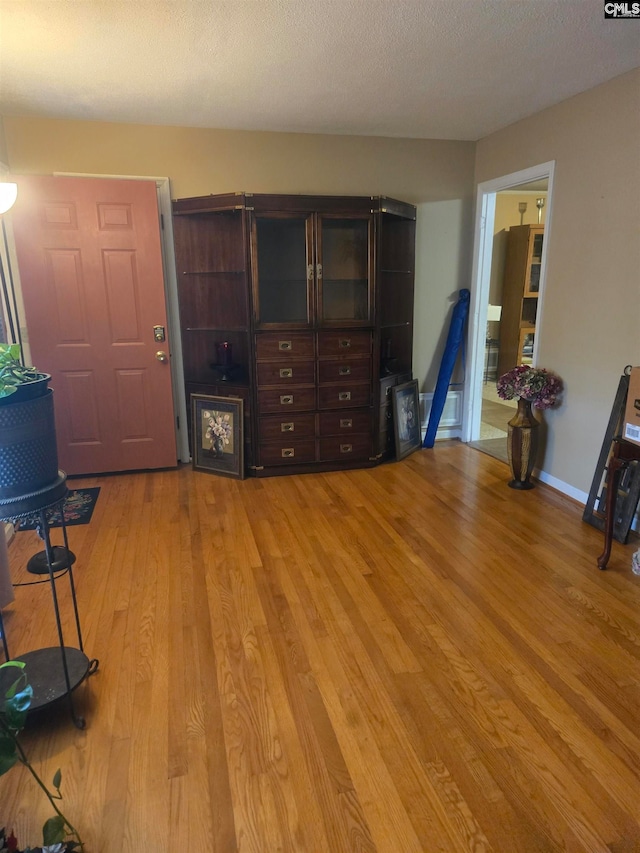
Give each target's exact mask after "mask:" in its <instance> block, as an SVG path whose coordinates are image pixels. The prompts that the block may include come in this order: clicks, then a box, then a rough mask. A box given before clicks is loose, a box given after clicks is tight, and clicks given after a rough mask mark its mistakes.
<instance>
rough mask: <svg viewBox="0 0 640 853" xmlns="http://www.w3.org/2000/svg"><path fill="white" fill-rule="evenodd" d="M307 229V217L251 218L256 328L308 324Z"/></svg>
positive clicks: (310, 278)
mask: <svg viewBox="0 0 640 853" xmlns="http://www.w3.org/2000/svg"><path fill="white" fill-rule="evenodd" d="M311 229H312V216H310V215H309V216H305V215H291V216H288V215H286V214H285V215H279V216H275V215H274V216H264V215H262V216H261V215H258V216H256V217H255V219H254V222H253V242H254V253H255V254H254V269H255V273H254V276H255V280H254V302H255V312H256V320H257V322H258V324H259V325H261V326H264V325H294V326H307V325H309V324H310V323H311V322H312V316H311V306H312V298H311V294H312V288H313V260H312V239H311V234H312V230H311Z"/></svg>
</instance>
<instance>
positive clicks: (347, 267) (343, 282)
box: [317, 216, 372, 325]
mask: <svg viewBox="0 0 640 853" xmlns="http://www.w3.org/2000/svg"><path fill="white" fill-rule="evenodd" d="M317 241H318V242H317V246H318V269H317V277H318V319H319V322H320V323H322V324H326V325H331V324H336V325H341V324H349V325H353V324H362V325H367V324H369V323H371V321H372V305H371V302H372V299H371V287H370V271H371V263H372V261H371V219H370V218H369V217H361V218H356V217H354V218H337V217H329V216H319V217H318V237H317Z"/></svg>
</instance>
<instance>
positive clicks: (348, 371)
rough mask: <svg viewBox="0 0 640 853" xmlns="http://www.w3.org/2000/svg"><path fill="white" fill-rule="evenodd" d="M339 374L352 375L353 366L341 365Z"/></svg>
mask: <svg viewBox="0 0 640 853" xmlns="http://www.w3.org/2000/svg"><path fill="white" fill-rule="evenodd" d="M338 375H339V376H350V375H351V368H350V367H339V368H338Z"/></svg>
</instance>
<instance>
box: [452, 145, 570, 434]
mask: <svg viewBox="0 0 640 853" xmlns="http://www.w3.org/2000/svg"><path fill="white" fill-rule="evenodd" d="M554 169H555V161H554V160H552V161H550V162H548V163H541V164H540V165H539V166H532V167H531V168H529V169H523V170H522V171H521V172H513V173H512V174H510V175H503V176H502V177H500V178H494V179H493V180H491V181H485V182H484V183H482V184H478V192H477V198H476V222H475V231H474V241H473V268H472V272H471V304H470V307H469V347H468V352H469V358H468V362H467V370H466V376H465V388H464V399H465V403H464V412H463V417H462V441H476V440H477V439H478V438H480V417H481V414H482V380H483V375H484V352H485V339H486V330H487V306H488V304H489V286H490V283H491V257H492V253H493V229H494V222H495V212H496V193H498V192H500V191H501V190H510V189H514V188H515V187H518V186H520V185H521V184H528V183H530V182H531V181H540V180H544V179H545V178H546V179H547V180H548V189H547V204H546V213H545V235H546V236H545V239H544V241H543V244H542V265H541V271H540V292H539V296H538V314H537V323H536V326H537V327H539V326H540V324H541V322H542V312H543V307H544V283H545V278H546V268H547V263H546V258H547V250H548V245H549V236H548V235H549V233H550V230H551V212H552V206H553V205H552V199H553V192H552V190H553V175H554ZM539 340H540V336H539V335H536V336H535V340H534V345H533V363H534V364H535V363H536V359H537V354H538V343H539Z"/></svg>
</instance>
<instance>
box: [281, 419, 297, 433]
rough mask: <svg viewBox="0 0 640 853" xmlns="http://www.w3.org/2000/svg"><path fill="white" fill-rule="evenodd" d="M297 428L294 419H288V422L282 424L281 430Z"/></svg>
mask: <svg viewBox="0 0 640 853" xmlns="http://www.w3.org/2000/svg"><path fill="white" fill-rule="evenodd" d="M294 429H295V424H294V423H293V421H288V422H287V423H283V424H280V432H293V431H294Z"/></svg>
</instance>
